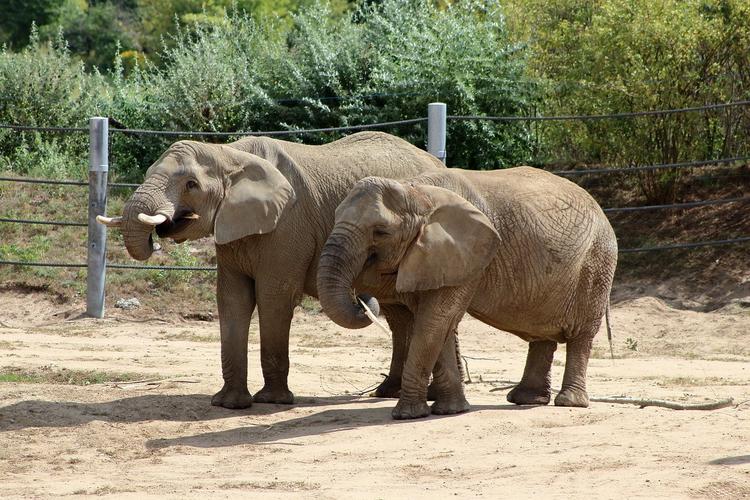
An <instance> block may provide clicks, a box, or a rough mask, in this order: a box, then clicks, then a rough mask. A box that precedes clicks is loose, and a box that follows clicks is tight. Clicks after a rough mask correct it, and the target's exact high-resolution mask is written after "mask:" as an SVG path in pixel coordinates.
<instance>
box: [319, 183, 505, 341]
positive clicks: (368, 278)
mask: <svg viewBox="0 0 750 500" xmlns="http://www.w3.org/2000/svg"><path fill="white" fill-rule="evenodd" d="M499 242H500V236H499V235H498V233H497V231H496V230H495V228H494V226H493V225H492V223H491V222H490V220H489V219H488V218H487V217H486V216H485V215H484V214H483V213H482V212H480V211H479V210H478V209H477V208H476V207H475V206H474V205H472V204H471V203H469V202H468V201H466V200H465V199H464V198H462V197H461V196H459V195H457V194H456V193H454V192H452V191H449V190H447V189H443V188H440V187H435V186H429V185H415V184H402V183H399V182H397V181H393V180H388V179H383V178H377V177H369V178H366V179H363V180H361V181H360V182H358V183H357V184H356V185H355V187H354V188H353V189H352V191H351V192H350V193H349V195H348V196H347V197H346V199H344V201H343V202H341V204H340V205H339V206H338V208H337V209H336V220H335V225H334V228H333V232H332V233H331V235H330V236H329V238H328V241H327V242H326V244H325V246H324V248H323V251H322V254H321V258H320V264H319V267H318V296H319V298H320V303H321V305H322V306H323V310H324V311H325V312H326V314H328V316H329V317H330V318H331V319H332V320H333V321H335V322H336V323H338V324H339V325H341V326H344V327H347V328H362V327H365V326H367V325H369V324H370V321H369V320H368V319H367V317H366V316H365V315H364V314H363V311H362V310H361V309H360V308H359V307H358V306H357V304H356V303H355V300H354V291H353V287H354V283H355V281H356V282H357V283H358V284H359V283H361V284H363V285H364V286H365V287H367V288H368V289H370V288H371V289H373V290H375V295H379V294H386V295H392V294H394V292H395V293H409V292H416V291H420V290H431V289H436V288H440V287H443V286H459V285H461V284H464V283H466V282H468V281H470V280H472V279H474V278H476V277H477V276H478V275H479V274H480V273H481V272H482V271H483V270H484V268H485V267H486V266H487V265H488V264H489V263H490V262H491V261H492V259H493V258H494V256H495V254H496V252H497V247H498V245H499Z"/></svg>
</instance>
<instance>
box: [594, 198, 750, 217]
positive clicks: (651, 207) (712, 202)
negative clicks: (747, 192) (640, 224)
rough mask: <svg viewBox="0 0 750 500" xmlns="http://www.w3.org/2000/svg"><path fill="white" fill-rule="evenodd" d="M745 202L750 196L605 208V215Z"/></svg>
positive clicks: (749, 199)
mask: <svg viewBox="0 0 750 500" xmlns="http://www.w3.org/2000/svg"><path fill="white" fill-rule="evenodd" d="M743 201H750V196H742V197H738V198H722V199H720V200H703V201H689V202H686V203H670V204H668V205H645V206H640V207H612V208H603V209H602V210H603V211H604V212H605V213H611V212H639V211H641V210H665V209H672V208H678V209H679V208H692V207H705V206H707V205H722V204H724V203H741V202H743Z"/></svg>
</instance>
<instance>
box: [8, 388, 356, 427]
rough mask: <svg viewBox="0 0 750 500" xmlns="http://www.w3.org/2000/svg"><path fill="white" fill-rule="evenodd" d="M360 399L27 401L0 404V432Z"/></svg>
mask: <svg viewBox="0 0 750 500" xmlns="http://www.w3.org/2000/svg"><path fill="white" fill-rule="evenodd" d="M360 399H362V398H359V397H356V396H331V397H320V398H298V401H299V402H298V403H296V404H294V405H276V404H254V405H253V406H252V407H250V408H247V409H245V410H227V409H225V408H219V407H216V406H211V396H210V395H207V394H180V395H165V394H148V395H143V396H133V397H128V398H122V399H115V400H112V401H105V402H101V403H83V402H77V401H44V400H26V401H20V402H18V403H14V404H10V405H8V406H0V432H6V431H14V430H19V429H25V428H28V427H75V426H78V425H83V424H86V423H89V422H93V421H97V420H98V421H102V422H114V423H135V422H145V421H150V420H156V421H160V420H161V421H172V422H198V421H209V420H220V419H225V418H233V417H238V416H250V415H272V414H274V413H278V412H283V411H287V410H289V409H291V408H294V407H301V406H302V407H305V406H328V405H335V404H347V403H351V402H352V401H354V400H360ZM362 400H364V399H362Z"/></svg>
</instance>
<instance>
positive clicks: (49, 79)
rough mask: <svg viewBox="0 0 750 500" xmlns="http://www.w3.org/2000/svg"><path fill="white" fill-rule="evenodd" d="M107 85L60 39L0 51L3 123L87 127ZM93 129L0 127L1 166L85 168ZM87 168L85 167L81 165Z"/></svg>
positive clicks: (46, 171)
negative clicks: (66, 130)
mask: <svg viewBox="0 0 750 500" xmlns="http://www.w3.org/2000/svg"><path fill="white" fill-rule="evenodd" d="M107 92H108V89H107V85H106V82H105V81H104V79H103V77H102V76H101V75H99V74H98V73H96V72H95V73H93V74H92V73H87V72H86V71H85V70H84V68H83V65H81V64H80V63H77V62H76V61H75V59H74V58H73V57H72V56H71V55H70V52H69V51H68V49H67V46H66V44H65V42H64V40H62V39H61V38H58V39H57V40H56V41H55V42H48V43H44V44H43V43H40V42H39V39H38V37H37V35H36V31H32V36H31V43H30V44H29V46H27V47H26V48H24V49H23V50H21V51H20V52H11V51H9V50H8V49H7V48H3V49H2V50H0V123H3V124H21V125H30V126H39V127H44V126H48V127H84V126H86V124H87V123H88V118H89V117H90V116H95V115H97V114H99V112H100V111H101V110H102V109H104V107H105V102H106V99H107ZM87 145H88V134H86V133H85V132H83V133H81V132H78V133H73V134H61V133H54V132H31V131H17V130H10V129H0V154H1V155H2V156H1V157H0V168H2V169H4V170H9V171H12V172H16V173H19V174H39V175H54V176H59V175H66V174H67V175H73V176H76V177H78V178H80V176H81V174H82V173H83V172H85V165H86V161H87V160H86V158H87V147H88V146H87ZM82 167H83V168H82Z"/></svg>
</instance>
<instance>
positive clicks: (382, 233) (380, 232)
mask: <svg viewBox="0 0 750 500" xmlns="http://www.w3.org/2000/svg"><path fill="white" fill-rule="evenodd" d="M372 234H373V235H375V236H390V235H391V233H389V232H388V231H386V230H385V229H382V228H375V230H374V231H373V232H372Z"/></svg>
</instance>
